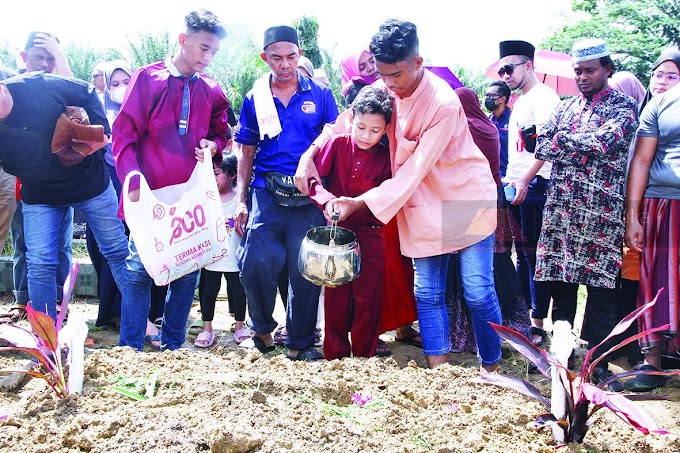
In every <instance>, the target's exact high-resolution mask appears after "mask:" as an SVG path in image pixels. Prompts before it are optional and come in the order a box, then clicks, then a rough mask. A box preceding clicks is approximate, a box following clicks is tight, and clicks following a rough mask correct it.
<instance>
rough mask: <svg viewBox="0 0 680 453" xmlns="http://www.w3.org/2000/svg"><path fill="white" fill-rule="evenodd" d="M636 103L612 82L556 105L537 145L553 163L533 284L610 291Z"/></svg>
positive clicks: (539, 153)
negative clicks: (552, 283)
mask: <svg viewBox="0 0 680 453" xmlns="http://www.w3.org/2000/svg"><path fill="white" fill-rule="evenodd" d="M637 126H638V114H637V103H636V102H635V100H634V99H633V98H631V97H629V96H626V95H625V94H623V93H621V92H619V91H617V90H614V89H612V88H610V87H607V88H605V89H604V90H602V91H600V92H598V93H595V94H594V95H593V96H592V97H591V98H586V97H585V96H583V95H582V94H581V95H578V96H573V97H571V98H570V99H567V100H564V101H562V102H560V104H559V105H558V106H557V108H555V111H554V112H553V114H552V116H551V117H550V120H549V121H548V122H547V123H546V124H545V126H544V129H543V132H542V133H541V134H540V135H539V136H538V140H537V143H536V158H537V159H543V160H545V161H548V162H552V164H553V166H552V174H551V177H550V185H549V186H548V198H547V200H546V202H545V208H544V209H543V225H542V227H541V236H540V239H539V241H538V245H537V248H536V272H535V274H534V279H535V280H536V281H563V282H567V283H579V284H583V285H589V286H594V287H599V288H614V287H615V285H616V278H617V276H618V274H619V270H620V268H621V260H622V255H621V250H622V246H623V236H624V233H625V225H624V221H623V218H624V211H625V205H624V192H625V172H626V160H627V158H628V147H629V146H630V142H631V140H632V139H633V137H634V135H635V129H636V128H637Z"/></svg>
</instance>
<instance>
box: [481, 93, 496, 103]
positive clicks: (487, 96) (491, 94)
mask: <svg viewBox="0 0 680 453" xmlns="http://www.w3.org/2000/svg"><path fill="white" fill-rule="evenodd" d="M484 96H486V98H487V99H493V100H494V101H495V100H496V99H498V98H499V97H500V95H498V94H496V93H486V94H485V95H484Z"/></svg>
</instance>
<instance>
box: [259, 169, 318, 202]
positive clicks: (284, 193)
mask: <svg viewBox="0 0 680 453" xmlns="http://www.w3.org/2000/svg"><path fill="white" fill-rule="evenodd" d="M264 180H265V184H266V186H267V190H268V191H269V193H270V194H271V196H272V198H273V199H274V201H275V202H276V203H277V204H279V205H281V206H288V207H297V206H304V205H308V204H310V203H311V202H312V199H311V198H309V197H308V196H307V195H305V194H304V193H302V192H300V191H299V190H298V188H297V187H296V186H295V183H294V182H293V177H292V176H290V175H286V174H285V173H279V172H276V171H270V172H267V173H265V174H264Z"/></svg>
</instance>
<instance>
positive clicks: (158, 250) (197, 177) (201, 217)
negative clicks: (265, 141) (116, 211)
mask: <svg viewBox="0 0 680 453" xmlns="http://www.w3.org/2000/svg"><path fill="white" fill-rule="evenodd" d="M203 152H204V157H203V162H197V163H196V167H194V171H193V173H192V174H191V177H190V178H189V180H188V181H187V182H186V183H183V184H177V185H174V186H168V187H163V188H162V189H158V190H156V191H152V190H151V189H150V188H149V184H148V183H147V182H146V179H145V178H144V175H142V174H141V173H140V172H138V171H133V172H130V173H129V174H128V175H127V176H126V178H125V182H124V184H123V193H122V197H123V212H124V214H125V222H126V223H127V225H128V227H129V228H130V236H131V237H132V238H133V240H134V241H135V246H136V247H137V252H138V253H139V258H140V260H141V261H142V264H143V265H144V268H145V269H146V271H147V272H148V274H149V276H151V278H152V279H153V280H154V283H155V284H156V285H158V286H165V285H167V284H168V283H170V282H172V281H175V280H177V279H179V278H181V277H183V276H185V275H187V274H190V273H192V272H195V271H197V270H199V269H202V268H204V267H205V266H207V265H209V264H212V263H214V262H216V261H219V260H220V259H222V258H223V257H225V256H226V255H227V229H226V226H225V223H224V214H223V213H222V203H221V201H220V195H219V192H218V190H217V183H216V181H215V176H214V173H213V168H212V160H211V157H210V152H209V151H208V150H207V149H204V150H203ZM134 176H139V201H136V202H132V201H130V199H129V197H128V194H129V191H130V180H131V179H132V178H133V177H134ZM161 193H163V194H169V193H170V194H179V195H174V199H171V200H169V199H166V200H165V201H161V200H159V199H158V196H157V195H160V194H161ZM235 252H236V251H235V250H234V251H233V253H235Z"/></svg>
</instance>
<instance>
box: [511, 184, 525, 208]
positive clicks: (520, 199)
mask: <svg viewBox="0 0 680 453" xmlns="http://www.w3.org/2000/svg"><path fill="white" fill-rule="evenodd" d="M510 185H511V186H512V187H514V188H515V191H516V192H515V199H514V200H512V202H511V203H510V204H514V205H515V206H517V205H520V204H522V203H524V200H525V199H526V198H527V190H528V189H529V183H528V182H527V181H525V180H524V179H523V178H520V179H518V180H516V181H513V182H511V183H510Z"/></svg>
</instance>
